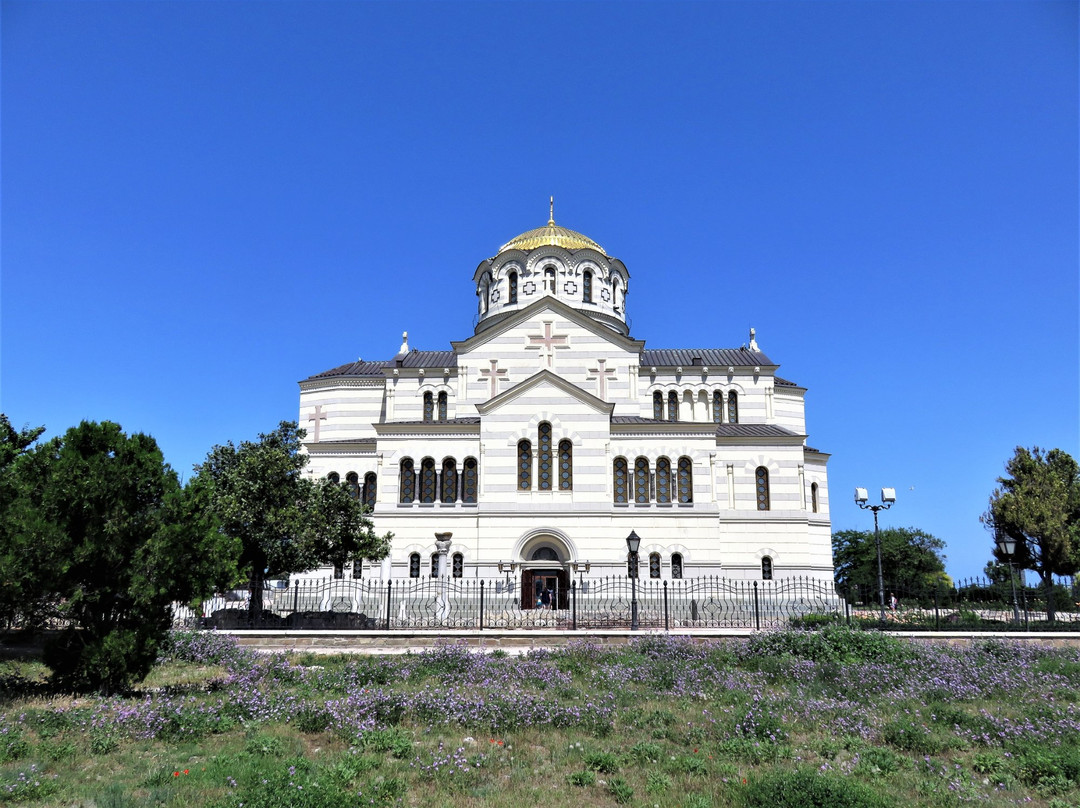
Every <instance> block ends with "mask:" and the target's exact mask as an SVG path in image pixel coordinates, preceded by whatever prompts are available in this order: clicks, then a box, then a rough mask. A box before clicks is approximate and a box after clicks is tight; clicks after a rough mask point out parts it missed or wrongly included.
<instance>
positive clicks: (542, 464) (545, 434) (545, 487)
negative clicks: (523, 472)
mask: <svg viewBox="0 0 1080 808" xmlns="http://www.w3.org/2000/svg"><path fill="white" fill-rule="evenodd" d="M537 432H538V434H539V437H540V440H539V441H538V445H537V451H536V462H537V467H536V468H537V477H538V478H539V485H537V488H538V489H539V490H541V491H550V490H551V465H552V464H551V424H549V423H548V422H547V421H543V422H541V424H540V428H539V430H537Z"/></svg>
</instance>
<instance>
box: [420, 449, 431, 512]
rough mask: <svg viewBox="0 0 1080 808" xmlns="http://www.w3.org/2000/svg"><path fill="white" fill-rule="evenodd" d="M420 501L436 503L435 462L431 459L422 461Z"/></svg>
mask: <svg viewBox="0 0 1080 808" xmlns="http://www.w3.org/2000/svg"><path fill="white" fill-rule="evenodd" d="M420 501H421V502H434V501H435V460H434V459H433V458H430V457H425V458H424V459H423V460H421V461H420Z"/></svg>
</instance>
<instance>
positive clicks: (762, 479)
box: [754, 466, 769, 511]
mask: <svg viewBox="0 0 1080 808" xmlns="http://www.w3.org/2000/svg"><path fill="white" fill-rule="evenodd" d="M754 477H755V479H756V480H757V509H758V510H759V511H767V510H769V470H768V469H767V468H765V467H764V466H758V467H757V471H756V472H754Z"/></svg>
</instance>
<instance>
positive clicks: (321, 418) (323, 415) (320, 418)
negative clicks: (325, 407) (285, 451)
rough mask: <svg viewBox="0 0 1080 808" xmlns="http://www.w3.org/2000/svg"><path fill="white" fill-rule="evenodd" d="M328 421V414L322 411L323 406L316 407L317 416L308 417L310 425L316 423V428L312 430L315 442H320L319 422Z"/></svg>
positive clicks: (317, 405)
mask: <svg viewBox="0 0 1080 808" xmlns="http://www.w3.org/2000/svg"><path fill="white" fill-rule="evenodd" d="M325 420H326V413H325V412H323V411H322V404H316V405H315V414H314V415H309V416H308V423H311V422H312V421H314V422H315V426H314V428H313V429H312V430H311V435H312V438H313V440H314V441H315V442H316V443H318V442H319V422H320V421H325Z"/></svg>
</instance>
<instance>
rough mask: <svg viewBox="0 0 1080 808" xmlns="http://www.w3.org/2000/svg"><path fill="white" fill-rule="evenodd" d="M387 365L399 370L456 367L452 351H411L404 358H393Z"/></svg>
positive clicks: (454, 354) (455, 359) (455, 358)
mask: <svg viewBox="0 0 1080 808" xmlns="http://www.w3.org/2000/svg"><path fill="white" fill-rule="evenodd" d="M387 364H388V365H389V366H390V367H395V366H396V367H399V368H454V367H457V354H456V353H454V352H453V351H418V350H416V349H413V350H411V351H409V352H408V353H407V354H405V355H404V356H395V357H394V358H393V359H391V360H390V361H389V362H388V363H387Z"/></svg>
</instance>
